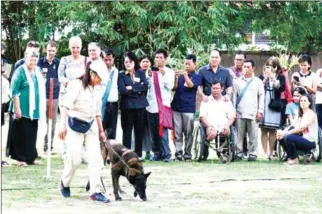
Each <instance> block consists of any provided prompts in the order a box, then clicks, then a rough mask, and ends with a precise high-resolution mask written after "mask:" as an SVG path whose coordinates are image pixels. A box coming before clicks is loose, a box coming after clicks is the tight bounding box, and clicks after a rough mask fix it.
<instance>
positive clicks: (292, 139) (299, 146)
mask: <svg viewBox="0 0 322 214" xmlns="http://www.w3.org/2000/svg"><path fill="white" fill-rule="evenodd" d="M280 144H281V145H282V147H283V148H284V149H285V150H286V153H287V156H288V157H289V158H291V159H295V158H297V157H298V154H297V150H301V151H303V152H304V153H307V152H309V151H310V150H311V149H314V148H315V142H311V141H309V140H307V139H305V138H303V137H302V136H299V135H294V134H290V135H286V136H285V137H284V139H282V140H280Z"/></svg>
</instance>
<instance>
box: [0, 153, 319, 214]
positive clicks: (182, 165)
mask: <svg viewBox="0 0 322 214" xmlns="http://www.w3.org/2000/svg"><path fill="white" fill-rule="evenodd" d="M43 163H44V164H43V165H42V166H28V167H25V168H22V167H17V166H11V167H7V168H3V169H2V213H4V214H7V213H24V214H26V213H80V214H83V213H84V214H85V213H238V214H240V213H304V212H305V213H322V177H321V176H322V164H319V163H314V164H313V165H310V166H304V165H299V166H285V165H283V164H281V163H279V162H277V161H276V162H264V161H257V162H246V161H241V162H235V163H231V164H228V165H222V164H220V163H219V162H218V161H217V160H213V161H208V162H205V163H198V162H172V163H161V162H158V163H152V162H146V163H144V166H145V172H149V171H152V174H151V176H150V177H149V179H148V186H147V196H148V201H147V202H142V201H140V200H139V199H138V198H134V197H133V192H134V189H133V187H131V186H130V184H128V183H127V181H126V180H125V178H121V180H120V184H121V186H122V188H123V189H124V190H125V192H126V193H127V194H126V195H123V196H121V197H122V198H123V201H122V202H116V201H115V200H114V195H113V194H112V183H111V177H110V169H109V166H107V167H106V170H104V174H103V176H104V183H105V186H106V190H107V196H108V197H109V198H110V199H112V202H111V203H109V204H101V203H97V202H92V201H90V200H89V199H88V193H86V192H85V188H84V187H85V184H86V182H87V178H88V176H87V168H86V167H87V166H86V165H81V167H80V168H79V169H78V171H77V172H76V175H75V177H74V179H73V181H72V184H71V191H72V197H71V198H69V199H64V198H62V197H61V195H60V192H59V177H60V175H61V172H62V168H63V163H62V161H61V159H60V158H58V157H56V158H54V159H53V165H52V176H53V177H52V179H50V180H46V181H45V180H44V175H45V173H46V166H45V161H43Z"/></svg>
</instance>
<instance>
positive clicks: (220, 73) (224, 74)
mask: <svg viewBox="0 0 322 214" xmlns="http://www.w3.org/2000/svg"><path fill="white" fill-rule="evenodd" d="M198 73H199V74H200V75H201V77H202V84H201V85H202V86H203V93H204V94H205V95H207V96H209V95H210V94H211V85H212V83H213V82H214V80H218V81H220V82H222V83H223V84H224V90H223V92H222V95H225V94H226V88H229V87H232V86H233V81H232V77H231V75H230V72H229V70H228V69H227V68H224V67H222V66H219V67H218V69H217V71H216V72H213V70H212V69H211V67H210V65H209V64H208V65H205V66H203V67H201V68H200V69H199V72H198Z"/></svg>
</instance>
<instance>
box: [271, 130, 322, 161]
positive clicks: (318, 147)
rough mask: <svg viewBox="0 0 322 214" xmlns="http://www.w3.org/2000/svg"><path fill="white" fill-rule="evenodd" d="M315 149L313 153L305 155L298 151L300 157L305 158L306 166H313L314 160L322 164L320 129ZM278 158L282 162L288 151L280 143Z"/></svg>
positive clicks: (278, 142)
mask: <svg viewBox="0 0 322 214" xmlns="http://www.w3.org/2000/svg"><path fill="white" fill-rule="evenodd" d="M315 143H316V145H315V148H314V149H312V150H311V151H309V152H307V153H305V152H304V151H301V150H298V151H297V153H298V155H299V156H303V162H304V164H311V163H312V162H313V161H314V160H315V161H316V162H321V158H322V130H321V129H320V128H319V131H318V140H317V142H315ZM276 149H277V156H278V158H279V160H280V161H282V160H283V158H284V157H285V156H286V151H284V149H283V146H282V145H281V144H280V141H279V140H278V141H277V146H276Z"/></svg>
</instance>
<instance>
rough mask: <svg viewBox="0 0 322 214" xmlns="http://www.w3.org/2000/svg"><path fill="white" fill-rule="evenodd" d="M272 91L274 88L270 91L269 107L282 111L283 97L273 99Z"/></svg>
mask: <svg viewBox="0 0 322 214" xmlns="http://www.w3.org/2000/svg"><path fill="white" fill-rule="evenodd" d="M272 93H273V90H271V91H270V93H269V95H270V98H271V100H270V101H269V104H268V108H270V109H271V110H273V111H277V112H281V111H282V109H283V102H282V100H281V99H273V98H272Z"/></svg>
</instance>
